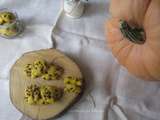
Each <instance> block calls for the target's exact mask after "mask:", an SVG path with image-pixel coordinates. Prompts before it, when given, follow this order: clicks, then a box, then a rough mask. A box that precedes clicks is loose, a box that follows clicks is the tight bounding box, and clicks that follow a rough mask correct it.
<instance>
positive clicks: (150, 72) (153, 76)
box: [142, 45, 160, 79]
mask: <svg viewBox="0 0 160 120" xmlns="http://www.w3.org/2000/svg"><path fill="white" fill-rule="evenodd" d="M147 47H149V48H150V51H151V52H152V54H154V55H155V56H156V57H157V59H158V58H160V57H159V56H157V54H156V53H157V52H154V51H153V49H152V48H151V46H149V45H147ZM142 55H143V54H142ZM142 58H144V57H142ZM145 60H146V59H144V60H143V61H145ZM159 60H160V59H159ZM144 63H145V62H143V64H144ZM159 63H160V62H159ZM144 67H145V69H146V71H147V72H148V74H149V75H150V76H151V77H152V78H154V79H157V78H156V77H155V75H154V74H153V73H152V71H149V68H148V67H147V66H146V64H144Z"/></svg>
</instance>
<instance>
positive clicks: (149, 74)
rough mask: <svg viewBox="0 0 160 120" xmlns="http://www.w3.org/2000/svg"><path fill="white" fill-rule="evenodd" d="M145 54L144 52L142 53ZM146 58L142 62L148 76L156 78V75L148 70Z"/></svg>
mask: <svg viewBox="0 0 160 120" xmlns="http://www.w3.org/2000/svg"><path fill="white" fill-rule="evenodd" d="M142 55H143V54H142ZM144 61H145V59H143V62H142V64H143V67H144V70H145V71H146V73H147V74H148V76H149V78H153V79H156V78H155V77H154V75H152V73H151V72H149V70H148V67H147V66H146V64H145V62H144Z"/></svg>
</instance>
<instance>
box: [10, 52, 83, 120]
mask: <svg viewBox="0 0 160 120" xmlns="http://www.w3.org/2000/svg"><path fill="white" fill-rule="evenodd" d="M37 59H44V60H45V61H46V62H47V63H52V62H54V63H56V64H58V65H60V66H62V67H63V68H64V74H63V76H62V78H63V77H67V76H75V77H78V78H82V74H81V71H80V69H79V68H78V66H77V65H76V64H75V63H74V62H73V61H72V60H71V59H69V58H68V57H66V56H65V55H64V54H62V53H61V52H59V51H57V50H55V49H47V50H39V51H33V52H28V53H25V54H24V55H23V56H22V57H20V58H19V59H18V60H17V61H16V63H15V64H14V65H13V67H12V68H11V71H10V98H11V101H12V103H13V105H14V106H15V107H16V108H17V109H18V110H19V111H21V112H22V113H23V114H25V115H27V116H29V117H31V118H32V119H36V120H45V119H49V118H53V117H56V116H59V115H60V114H61V113H63V112H64V110H66V109H67V108H68V107H70V106H71V105H73V103H74V102H75V101H77V99H80V98H79V95H80V94H81V93H80V94H75V93H65V94H64V95H63V97H62V99H60V101H57V102H56V103H54V104H50V105H29V104H27V103H26V102H25V101H24V90H25V88H26V87H27V86H29V85H31V84H36V85H54V86H57V87H61V88H64V83H63V79H60V80H50V81H45V80H43V79H41V78H36V79H31V78H29V77H27V76H26V74H25V73H24V66H25V65H26V64H28V63H33V62H34V61H35V60H37ZM83 83H84V82H83ZM82 91H83V89H82ZM82 91H81V92H82Z"/></svg>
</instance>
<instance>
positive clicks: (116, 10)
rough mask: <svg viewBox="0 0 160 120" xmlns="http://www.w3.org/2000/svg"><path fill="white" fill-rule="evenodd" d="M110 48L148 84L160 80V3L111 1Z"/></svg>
mask: <svg viewBox="0 0 160 120" xmlns="http://www.w3.org/2000/svg"><path fill="white" fill-rule="evenodd" d="M110 13H111V16H112V17H111V19H109V20H108V21H107V24H106V35H107V40H108V46H109V47H110V48H111V50H112V52H113V55H114V56H115V57H116V58H117V60H118V61H119V63H120V64H122V65H123V66H125V67H126V68H127V69H128V71H129V72H131V73H133V74H134V75H136V76H138V77H141V78H143V79H146V80H160V0H111V4H110Z"/></svg>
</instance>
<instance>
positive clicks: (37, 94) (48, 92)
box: [24, 85, 63, 105]
mask: <svg viewBox="0 0 160 120" xmlns="http://www.w3.org/2000/svg"><path fill="white" fill-rule="evenodd" d="M62 95H63V91H62V89H60V88H57V87H55V86H47V85H46V86H40V87H39V86H37V85H31V86H29V87H27V89H26V90H25V97H24V99H25V101H26V103H28V104H31V105H33V104H39V105H42V104H44V105H46V104H52V103H55V102H56V101H58V100H60V99H61V98H62Z"/></svg>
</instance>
